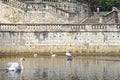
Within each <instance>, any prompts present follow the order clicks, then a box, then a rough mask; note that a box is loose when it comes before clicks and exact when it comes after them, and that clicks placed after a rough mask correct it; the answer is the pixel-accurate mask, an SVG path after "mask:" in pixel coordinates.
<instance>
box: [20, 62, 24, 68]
mask: <svg viewBox="0 0 120 80" xmlns="http://www.w3.org/2000/svg"><path fill="white" fill-rule="evenodd" d="M20 66H21V69H24V67H23V63H22V60H20Z"/></svg>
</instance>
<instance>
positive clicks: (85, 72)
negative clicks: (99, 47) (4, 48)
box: [0, 56, 120, 80]
mask: <svg viewBox="0 0 120 80" xmlns="http://www.w3.org/2000/svg"><path fill="white" fill-rule="evenodd" d="M20 58H21V57H19V56H11V57H8V56H3V57H2V56H1V57H0V80H120V57H73V58H72V60H71V59H70V60H68V58H67V57H65V56H56V57H50V56H37V57H24V58H25V61H24V62H23V65H24V68H25V69H24V70H22V71H6V70H5V69H6V68H7V63H8V62H18V63H19V59H20Z"/></svg>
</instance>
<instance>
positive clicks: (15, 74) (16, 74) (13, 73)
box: [6, 70, 23, 78]
mask: <svg viewBox="0 0 120 80" xmlns="http://www.w3.org/2000/svg"><path fill="white" fill-rule="evenodd" d="M22 72H23V70H22V71H21V70H17V71H6V73H7V76H8V77H11V78H17V77H19V76H20V75H21V74H22Z"/></svg>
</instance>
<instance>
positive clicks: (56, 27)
mask: <svg viewBox="0 0 120 80" xmlns="http://www.w3.org/2000/svg"><path fill="white" fill-rule="evenodd" d="M0 31H26V32H30V31H38V32H39V31H53V32H54V31H65V32H70V31H103V32H104V31H120V24H5V23H1V24H0Z"/></svg>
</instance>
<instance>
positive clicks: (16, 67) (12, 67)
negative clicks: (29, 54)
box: [7, 58, 25, 71]
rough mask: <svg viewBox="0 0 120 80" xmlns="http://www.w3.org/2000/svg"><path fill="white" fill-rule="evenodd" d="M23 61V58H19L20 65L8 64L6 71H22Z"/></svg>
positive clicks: (15, 63)
mask: <svg viewBox="0 0 120 80" xmlns="http://www.w3.org/2000/svg"><path fill="white" fill-rule="evenodd" d="M24 60H25V59H24V58H20V64H19V63H17V62H9V63H8V68H7V70H8V71H18V70H23V69H24V66H23V63H22V62H23V61H24Z"/></svg>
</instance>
